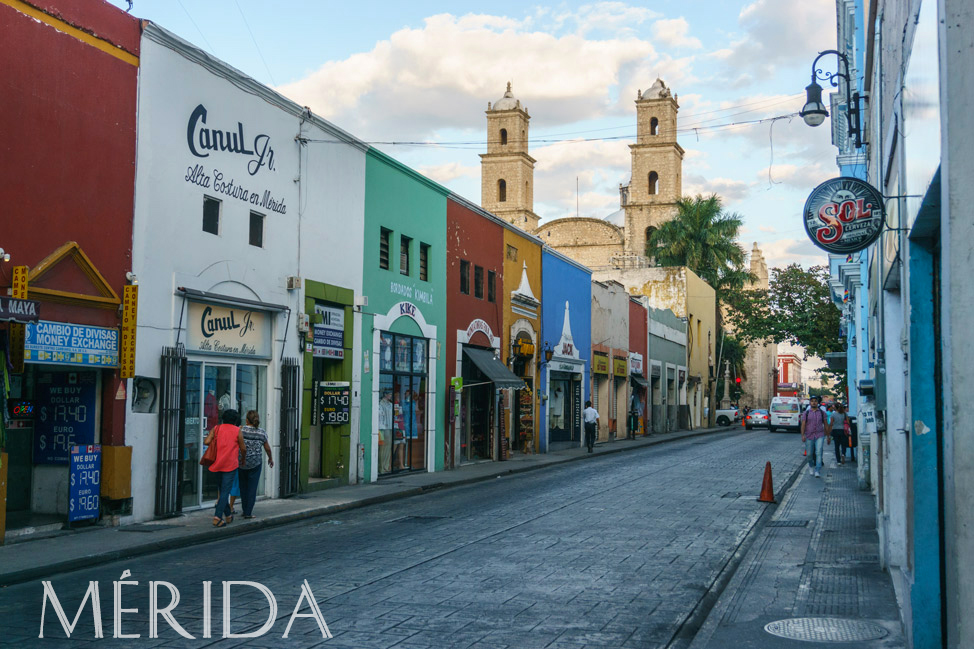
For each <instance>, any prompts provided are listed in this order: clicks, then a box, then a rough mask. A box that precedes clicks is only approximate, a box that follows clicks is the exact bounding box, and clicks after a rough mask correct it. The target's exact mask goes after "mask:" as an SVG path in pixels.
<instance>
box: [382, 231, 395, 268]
mask: <svg viewBox="0 0 974 649" xmlns="http://www.w3.org/2000/svg"><path fill="white" fill-rule="evenodd" d="M390 239H392V230H387V229H385V228H380V229H379V268H381V269H383V270H389V240H390Z"/></svg>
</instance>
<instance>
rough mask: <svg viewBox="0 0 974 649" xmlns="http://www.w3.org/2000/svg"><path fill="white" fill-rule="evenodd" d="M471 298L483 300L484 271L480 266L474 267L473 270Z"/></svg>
mask: <svg viewBox="0 0 974 649" xmlns="http://www.w3.org/2000/svg"><path fill="white" fill-rule="evenodd" d="M473 296H474V297H475V298H477V299H478V300H482V299H484V269H483V268H482V267H481V266H474V269H473Z"/></svg>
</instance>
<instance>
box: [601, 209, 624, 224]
mask: <svg viewBox="0 0 974 649" xmlns="http://www.w3.org/2000/svg"><path fill="white" fill-rule="evenodd" d="M602 220H603V221H605V222H606V223H611V224H612V225H614V226H616V227H617V228H623V227H625V226H626V211H625V210H623V209H619V210H616V211H615V212H613V213H612V214H610V215H608V216H607V217H605V218H604V219H602Z"/></svg>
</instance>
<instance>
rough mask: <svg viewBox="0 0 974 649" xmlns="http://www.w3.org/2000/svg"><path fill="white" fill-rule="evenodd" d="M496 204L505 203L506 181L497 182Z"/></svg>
mask: <svg viewBox="0 0 974 649" xmlns="http://www.w3.org/2000/svg"><path fill="white" fill-rule="evenodd" d="M497 202H498V203H506V202H507V181H506V180H498V181H497Z"/></svg>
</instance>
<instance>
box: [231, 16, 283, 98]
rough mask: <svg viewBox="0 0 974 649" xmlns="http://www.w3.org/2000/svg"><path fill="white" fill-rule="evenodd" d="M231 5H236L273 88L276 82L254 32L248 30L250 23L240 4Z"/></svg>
mask: <svg viewBox="0 0 974 649" xmlns="http://www.w3.org/2000/svg"><path fill="white" fill-rule="evenodd" d="M233 4H235V5H237V11H239V12H240V17H241V18H243V22H244V25H245V26H246V27H247V33H249V34H250V40H252V41H253V42H254V47H255V48H256V49H257V55H258V56H260V60H261V61H262V62H263V63H264V69H265V70H267V76H269V77H270V78H271V83H273V84H274V85H275V86H276V85H277V81H275V80H274V74H273V73H272V72H271V68H270V66H269V65H267V59H265V58H264V53H263V52H261V51H260V45H258V44H257V39H256V38H254V32H253V30H252V29H250V23H248V22H247V16H245V15H244V12H243V9H241V8H240V3H239V2H237V0H233Z"/></svg>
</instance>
